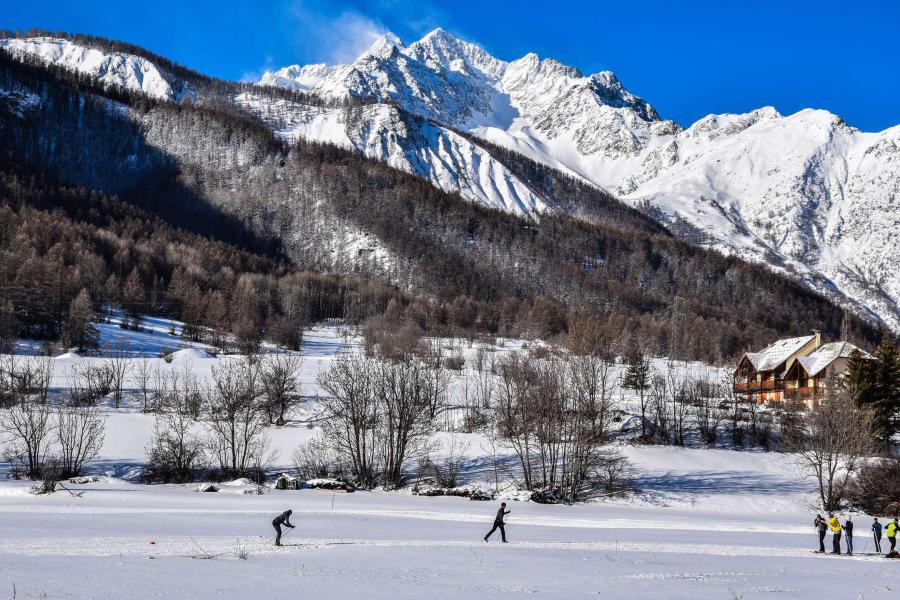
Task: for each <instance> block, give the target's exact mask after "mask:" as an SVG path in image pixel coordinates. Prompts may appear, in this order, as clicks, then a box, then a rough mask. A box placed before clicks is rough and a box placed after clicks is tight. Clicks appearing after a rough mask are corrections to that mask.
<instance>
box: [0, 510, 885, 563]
mask: <svg viewBox="0 0 900 600" xmlns="http://www.w3.org/2000/svg"><path fill="white" fill-rule="evenodd" d="M483 520H484V519H483V518H482V521H483ZM283 539H284V545H282V546H281V547H280V548H278V547H276V546H274V545H273V544H272V537H269V538H265V537H263V536H258V537H251V538H246V537H244V538H241V537H239V536H215V537H208V536H198V537H174V538H173V537H170V538H164V539H159V540H154V541H155V544H150V543H149V542H148V541H147V540H146V539H136V538H133V537H117V536H112V537H65V538H42V539H38V540H34V539H3V540H0V554H25V555H30V556H43V555H63V556H116V555H141V556H149V555H152V556H182V557H186V558H198V559H201V558H205V557H219V556H226V555H231V554H233V552H234V550H235V547H236V545H237V543H238V542H240V544H241V545H242V546H243V547H245V548H247V550H248V551H249V552H251V553H262V554H278V553H285V552H299V551H307V550H313V549H325V548H334V547H338V546H363V547H368V548H401V547H412V548H479V549H493V548H495V547H496V546H497V542H496V541H491V542H489V543H485V542H483V541H481V540H478V541H466V540H445V541H442V540H424V539H406V540H379V539H361V538H360V539H340V538H335V539H328V538H294V539H291V537H290V536H289V535H288V536H287V537H284V538H283ZM502 548H503V551H506V550H507V549H509V550H517V549H518V550H524V549H530V550H534V549H543V550H562V551H584V552H629V553H633V552H638V553H644V554H692V555H694V554H696V555H709V556H758V557H793V558H814V559H821V558H825V557H822V556H818V555H816V554H814V553H812V552H810V551H809V550H806V549H799V548H796V549H792V548H779V547H759V546H751V547H738V546H735V545H728V544H671V543H664V542H663V543H655V542H654V543H633V542H620V541H613V542H519V541H515V542H511V543H509V544H504V545H503V546H502ZM826 557H828V556H826ZM829 558H831V557H829ZM834 558H836V557H834ZM842 558H843V559H851V560H881V557H879V556H868V555H865V556H863V555H858V556H852V557H851V556H844V557H842Z"/></svg>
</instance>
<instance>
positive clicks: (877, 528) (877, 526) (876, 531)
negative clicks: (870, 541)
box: [872, 517, 881, 554]
mask: <svg viewBox="0 0 900 600" xmlns="http://www.w3.org/2000/svg"><path fill="white" fill-rule="evenodd" d="M872 535H873V536H875V552H877V553H878V554H881V523H879V522H878V517H875V520H874V521H873V522H872Z"/></svg>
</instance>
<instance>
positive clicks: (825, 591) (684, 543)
mask: <svg viewBox="0 0 900 600" xmlns="http://www.w3.org/2000/svg"><path fill="white" fill-rule="evenodd" d="M146 325H147V331H146V332H144V333H139V334H135V333H133V332H129V333H128V334H127V341H128V344H129V346H130V347H131V351H132V352H133V356H132V360H148V361H158V364H157V365H156V366H159V367H160V368H161V369H176V370H177V369H183V370H190V371H191V372H192V373H195V374H196V375H197V376H199V377H204V376H206V375H208V373H209V372H210V369H211V367H212V366H213V365H214V364H215V363H216V361H218V360H223V359H222V358H215V357H213V356H211V355H209V354H208V353H206V348H205V347H204V346H202V345H199V344H195V345H193V346H191V347H185V345H184V343H183V342H181V340H180V338H178V337H175V336H171V335H169V333H168V330H169V326H170V324H169V323H168V322H166V321H163V320H149V321H148V322H147V323H146ZM101 333H102V336H103V338H104V340H106V341H114V340H115V338H116V337H118V336H121V335H123V334H124V332H122V330H120V329H118V327H116V326H115V325H112V324H103V325H101ZM453 344H454V346H455V348H454V350H453V352H454V353H461V354H463V355H464V356H466V358H467V361H468V362H469V363H471V361H472V360H474V353H475V352H476V351H477V350H476V347H475V346H471V347H470V346H469V345H468V344H467V343H465V342H461V341H457V342H453ZM358 345H359V341H358V340H357V339H355V338H353V337H352V336H349V335H345V334H344V332H343V330H342V328H341V327H340V326H339V325H337V324H332V325H325V326H320V327H316V328H314V329H312V330H309V331H307V332H306V335H305V339H304V346H303V355H304V365H303V370H302V375H301V384H302V386H303V389H302V392H303V395H304V400H303V401H302V402H301V403H300V404H299V406H298V407H297V409H296V410H295V411H294V412H293V413H292V414H291V418H290V419H289V421H288V423H287V425H285V426H284V427H280V428H274V427H273V428H271V429H270V431H269V434H270V437H271V443H272V447H273V448H274V449H275V450H277V451H278V456H277V458H276V459H275V461H274V462H275V468H274V469H273V471H277V470H279V469H282V468H284V469H287V468H290V463H291V454H292V452H293V451H294V449H295V448H296V447H297V446H298V445H299V444H301V443H302V442H304V441H306V440H309V439H310V438H312V437H313V436H314V435H315V433H316V429H315V420H316V414H317V409H316V407H317V401H316V396H317V395H320V394H321V393H322V391H321V390H320V389H319V387H318V386H317V385H316V382H315V380H316V377H317V375H318V374H319V373H320V372H322V371H323V370H326V369H327V368H328V367H329V365H330V363H331V361H332V360H333V359H334V356H335V355H336V354H337V353H338V352H340V351H341V350H342V349H354V348H357V347H358ZM519 346H520V343H519V342H507V343H505V344H504V345H503V346H502V347H496V348H492V349H491V350H492V351H493V352H497V353H503V352H507V351H509V350H510V349H513V348H517V347H519ZM178 347H182V349H181V350H178V351H177V352H176V353H175V356H174V359H173V360H172V361H171V362H166V361H164V360H163V359H161V358H157V356H158V354H159V353H160V352H161V351H162V349H163V348H167V349H169V350H172V349H175V348H178ZM28 350H29V346H28V345H27V344H25V343H23V344H21V346H20V351H22V352H27V351H28ZM142 355H143V357H142ZM94 360H101V359H99V358H85V357H77V356H74V355H71V354H67V355H62V356H60V357H57V358H55V359H54V385H55V386H63V385H65V383H66V373H67V371H68V369H70V368H71V367H72V365H73V364H78V363H79V362H83V361H94ZM696 368H698V369H700V368H703V367H701V366H699V365H697V366H696ZM458 379H459V378H458ZM461 385H462V383H461V381H459V380H457V381H456V382H455V383H454V386H455V393H459V387H460V386H461ZM133 386H134V381H133V380H131V379H127V380H126V387H129V388H133ZM629 405H630V403H629V402H628V399H627V398H626V401H625V406H626V407H628V406H629ZM103 412H104V413H105V415H106V419H107V421H106V438H105V441H104V444H103V448H102V451H101V453H100V456H99V457H98V458H97V459H96V460H94V461H92V463H91V464H90V465H89V467H88V472H89V473H91V474H94V475H97V476H98V480H97V481H94V482H91V483H85V484H80V485H79V484H68V483H67V484H65V485H66V487H67V488H69V489H71V490H72V491H73V492H75V493H76V494H79V493H80V494H81V495H80V496H76V495H73V494H70V493H68V492H67V491H65V490H60V491H58V492H57V493H55V494H52V495H47V496H35V495H32V494H30V493H29V490H30V487H31V483H30V482H26V481H14V480H11V479H9V478H8V475H9V473H10V465H9V464H0V515H2V516H0V597H3V595H4V594H5V595H7V596H9V597H15V598H28V597H32V598H37V597H47V598H120V597H133V598H160V597H167V598H182V597H211V596H218V597H226V598H246V597H254V596H256V595H259V594H273V593H274V594H290V595H298V596H300V597H317V598H318V597H321V598H332V597H334V598H337V597H346V596H347V595H348V594H351V595H354V596H361V597H367V598H387V597H392V598H395V597H413V596H415V597H423V596H424V597H448V598H449V597H462V596H470V595H473V594H474V595H485V594H497V593H500V594H502V595H503V596H504V597H506V596H515V595H532V594H534V595H540V596H543V597H549V598H557V597H562V596H564V595H566V596H574V597H587V596H591V597H601V598H698V597H702V598H854V599H855V598H860V597H862V598H873V597H874V598H878V597H882V596H883V597H887V596H888V595H889V594H890V592H891V590H893V589H894V588H895V587H896V584H895V583H894V581H893V580H894V579H896V569H897V565H896V564H895V563H894V562H893V561H889V560H884V559H882V558H880V557H877V556H872V555H870V554H869V553H871V551H872V544H871V543H867V540H868V535H867V533H868V523H869V522H870V521H869V519H868V518H867V517H864V516H863V515H854V520H855V521H856V522H857V530H858V533H857V542H856V550H857V554H858V555H857V556H854V557H852V558H850V557H840V558H836V557H828V556H820V555H815V554H812V553H811V550H812V549H813V548H814V547H815V540H814V538H815V536H814V532H813V528H812V517H813V515H814V513H813V512H812V511H811V509H810V506H811V504H812V503H813V501H814V496H813V495H812V494H811V490H812V483H811V482H810V481H808V480H803V479H802V478H800V476H799V475H798V472H797V469H796V467H795V465H794V463H793V461H792V460H791V457H790V456H789V455H785V454H779V453H765V452H758V451H743V452H737V451H733V450H728V449H698V448H673V447H669V446H665V447H663V446H633V445H623V446H622V449H623V451H624V452H625V453H626V454H627V456H628V457H629V459H630V460H631V462H632V464H633V466H634V469H635V472H636V477H637V483H638V485H639V486H640V488H641V490H642V493H641V494H640V495H637V496H633V497H629V498H627V499H615V500H613V499H607V500H601V501H596V502H590V503H585V504H577V505H571V506H565V505H541V504H535V503H531V502H524V501H516V500H514V498H516V497H518V495H517V494H516V493H515V491H514V490H512V489H510V488H507V489H505V490H502V491H501V493H500V495H499V497H500V498H501V499H503V498H506V499H508V500H507V501H508V503H509V506H508V508H510V509H511V510H512V514H511V515H510V516H509V525H508V527H507V532H508V535H509V539H510V542H511V543H509V544H501V543H499V538H498V536H497V534H495V537H494V538H493V539H492V540H491V542H490V543H488V544H485V543H484V542H483V541H481V538H482V536H483V535H484V534H485V533H486V532H487V530H488V529H489V528H490V524H491V521H492V519H493V515H494V513H495V512H496V510H497V508H498V505H499V500H498V501H496V502H495V501H491V502H475V501H470V500H466V499H463V498H451V497H420V496H414V495H412V494H411V493H410V492H409V490H408V489H407V490H402V491H398V492H384V491H357V492H355V493H350V494H348V493H342V492H338V493H333V492H328V491H323V490H311V489H307V490H301V491H287V490H285V491H280V490H267V491H266V492H265V493H263V494H262V495H257V494H248V493H244V492H245V491H251V490H253V489H255V486H242V485H231V486H229V485H223V486H222V488H221V491H220V492H219V493H198V492H196V491H194V489H195V486H194V485H154V486H149V485H144V484H140V483H138V481H137V475H138V473H139V472H140V468H141V465H142V463H143V461H144V450H145V447H146V445H147V442H148V440H149V439H150V436H151V434H152V428H153V423H154V418H153V416H152V415H147V414H143V413H142V412H141V411H140V408H139V406H138V404H137V402H136V401H127V402H125V403H123V405H122V406H121V407H120V408H118V409H116V408H113V406H112V404H111V402H107V404H106V406H105V407H104V409H103ZM436 437H437V438H438V439H440V440H441V441H442V442H443V443H444V446H445V447H446V446H448V445H449V444H450V443H451V440H452V441H454V442H455V443H462V444H463V446H464V447H465V448H466V459H467V460H466V462H465V466H464V471H463V475H462V478H463V482H464V483H470V484H474V485H481V486H487V487H492V484H491V481H492V475H491V472H490V468H489V466H488V465H489V462H490V461H489V458H488V454H489V452H490V450H489V442H488V440H487V439H486V438H484V437H483V436H482V435H479V434H462V433H453V434H451V433H448V432H441V433H439V434H436ZM498 450H499V452H501V456H500V460H503V459H504V457H507V456H508V455H506V454H504V453H505V452H506V451H505V450H503V449H502V448H499V449H498ZM287 508H292V509H293V511H294V516H293V517H292V520H293V522H294V524H295V525H296V526H297V529H295V530H292V531H290V532H289V533H288V534H287V537H286V538H285V540H284V541H285V544H286V545H285V546H284V547H282V548H277V549H276V548H275V547H273V545H272V543H271V538H272V535H273V534H274V531H273V529H272V526H271V525H270V522H271V520H272V518H273V517H274V516H276V515H277V514H278V513H280V512H282V511H284V510H286V509H287ZM240 555H245V556H246V559H245V560H244V559H241V558H240Z"/></svg>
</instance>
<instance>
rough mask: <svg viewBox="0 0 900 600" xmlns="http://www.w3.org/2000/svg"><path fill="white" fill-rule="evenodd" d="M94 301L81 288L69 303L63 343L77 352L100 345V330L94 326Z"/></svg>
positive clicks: (85, 290)
mask: <svg viewBox="0 0 900 600" xmlns="http://www.w3.org/2000/svg"><path fill="white" fill-rule="evenodd" d="M93 320H94V303H93V302H92V301H91V295H90V294H89V293H88V291H87V289H84V288H82V290H81V291H80V292H78V295H77V296H75V299H74V300H72V302H71V304H69V318H68V320H67V321H66V327H65V335H64V336H63V338H64V340H63V341H64V343H65V344H66V345H67V346H73V347H75V349H76V350H78V351H79V352H84V351H85V350H93V349H95V348H97V347H98V346H99V345H100V332H99V331H97V328H96V327H94V324H93V323H92V321H93Z"/></svg>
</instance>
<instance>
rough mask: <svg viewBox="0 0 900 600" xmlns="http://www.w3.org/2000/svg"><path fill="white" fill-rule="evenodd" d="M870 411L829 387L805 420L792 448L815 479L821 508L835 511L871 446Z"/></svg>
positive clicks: (872, 439)
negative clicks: (803, 429) (803, 433)
mask: <svg viewBox="0 0 900 600" xmlns="http://www.w3.org/2000/svg"><path fill="white" fill-rule="evenodd" d="M873 422H874V417H873V414H872V412H871V411H870V410H868V409H866V408H861V407H859V406H857V405H856V403H855V402H854V401H853V399H852V398H850V397H849V395H848V394H845V393H841V392H838V391H836V390H835V389H834V388H833V387H832V388H831V389H830V390H829V391H828V392H827V397H826V398H825V400H824V401H823V403H822V404H821V405H820V406H819V407H818V408H817V409H816V410H814V411H812V412H811V413H810V414H809V415H808V416H807V419H806V432H805V435H804V436H803V437H802V438H801V439H800V440H799V441H798V443H797V445H796V447H795V448H794V449H795V450H796V451H797V461H798V464H799V465H800V467H801V468H802V469H803V471H804V472H806V473H807V474H808V475H809V476H811V477H813V478H815V480H816V483H817V484H818V489H819V500H820V502H821V503H822V508H823V509H824V510H828V511H832V510H836V509H837V508H838V506H839V505H840V503H841V500H842V499H843V496H844V493H845V492H846V490H847V484H848V483H849V482H850V481H851V479H852V478H853V476H854V475H855V474H856V472H857V470H858V469H859V468H860V466H861V465H862V464H863V462H864V460H865V458H866V457H868V456H870V455H871V453H872V452H873V451H874V449H875V442H874V439H875V438H874V436H873V433H872V427H873Z"/></svg>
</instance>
